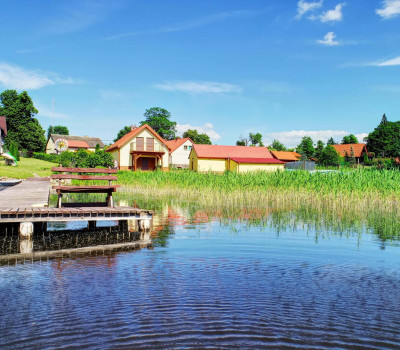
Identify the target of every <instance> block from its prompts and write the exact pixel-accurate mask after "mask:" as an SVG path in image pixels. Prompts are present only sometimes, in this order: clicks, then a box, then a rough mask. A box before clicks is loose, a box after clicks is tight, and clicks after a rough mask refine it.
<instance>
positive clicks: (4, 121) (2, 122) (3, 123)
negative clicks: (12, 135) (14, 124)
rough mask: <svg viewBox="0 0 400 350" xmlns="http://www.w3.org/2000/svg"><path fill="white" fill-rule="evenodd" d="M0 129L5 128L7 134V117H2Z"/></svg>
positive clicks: (0, 118)
mask: <svg viewBox="0 0 400 350" xmlns="http://www.w3.org/2000/svg"><path fill="white" fill-rule="evenodd" d="M0 130H3V131H4V135H5V136H7V122H6V117H0Z"/></svg>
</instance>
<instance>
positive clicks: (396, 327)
mask: <svg viewBox="0 0 400 350" xmlns="http://www.w3.org/2000/svg"><path fill="white" fill-rule="evenodd" d="M293 215H295V214H291V213H288V214H287V216H286V217H285V218H286V219H285V220H282V222H279V223H277V217H276V216H274V215H267V214H265V215H264V216H263V214H261V216H260V215H259V216H258V220H256V221H252V220H251V219H252V217H251V215H250V216H249V215H248V214H246V215H245V218H240V219H239V218H235V217H233V218H232V217H231V218H227V217H224V215H222V216H221V215H220V214H218V215H215V216H210V215H209V214H208V213H207V212H205V211H203V210H197V209H196V208H190V207H186V208H182V207H179V205H168V204H166V203H164V204H160V205H159V206H158V216H157V218H156V219H155V222H154V227H153V231H152V236H153V238H154V245H155V246H154V249H151V250H149V249H142V250H140V251H130V252H115V253H109V254H108V253H105V254H101V255H98V256H84V257H79V258H75V259H68V258H64V259H53V260H48V261H47V260H45V261H33V262H27V261H26V262H25V263H18V264H14V265H3V266H0V310H1V314H0V348H1V349H22V348H26V349H43V348H63V349H74V348H75V349H82V348H93V349H99V348H119V349H120V348H122V349H123V348H149V349H154V348H225V349H231V348H240V349H261V348H277V349H293V348H307V349H310V348H314V349H322V348H332V349H361V348H368V349H372V348H374V349H398V348H400V270H399V266H400V247H399V244H398V241H397V240H394V239H383V238H380V237H379V236H378V235H377V234H375V233H372V232H369V231H368V230H367V229H365V230H364V231H362V230H361V231H360V230H359V229H356V228H352V227H349V228H348V229H347V230H345V231H343V230H339V231H338V230H337V228H336V227H335V228H332V227H330V226H329V224H326V225H325V226H321V227H320V226H317V227H316V226H314V225H312V224H310V223H309V222H308V223H307V222H301V220H300V219H299V217H296V216H293ZM318 227H320V228H318ZM61 229H65V228H63V227H62V228H61ZM56 236H57V235H55V237H56ZM80 237H82V236H80ZM113 237H114V236H113ZM119 237H120V236H118V237H117V239H120V238H119ZM79 239H82V238H79ZM79 239H78V240H79ZM113 239H115V237H114V238H113ZM39 241H40V239H39ZM3 242H7V244H9V240H7V241H6V240H4V241H3ZM41 242H43V240H42V241H41ZM5 244H6V243H3V249H6V248H5V247H4V246H5ZM34 245H35V243H34ZM0 248H1V244H0ZM41 249H45V248H43V245H42V246H41Z"/></svg>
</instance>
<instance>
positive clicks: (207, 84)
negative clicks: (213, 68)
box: [154, 81, 242, 94]
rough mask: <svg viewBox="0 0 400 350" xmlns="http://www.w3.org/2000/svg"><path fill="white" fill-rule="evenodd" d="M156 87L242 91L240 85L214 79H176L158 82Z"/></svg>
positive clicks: (207, 91) (193, 91)
mask: <svg viewBox="0 0 400 350" xmlns="http://www.w3.org/2000/svg"><path fill="white" fill-rule="evenodd" d="M154 87H155V88H157V89H160V90H165V91H178V92H186V93H189V94H219V93H232V92H233V93H240V92H241V91H242V88H241V87H240V86H238V85H233V84H226V83H218V82H214V81H175V82H166V83H164V84H156V85H154Z"/></svg>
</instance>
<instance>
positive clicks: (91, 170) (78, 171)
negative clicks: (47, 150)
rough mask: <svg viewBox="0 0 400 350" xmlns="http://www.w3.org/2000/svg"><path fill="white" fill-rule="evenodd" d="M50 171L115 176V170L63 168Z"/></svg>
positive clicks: (116, 171) (54, 168)
mask: <svg viewBox="0 0 400 350" xmlns="http://www.w3.org/2000/svg"><path fill="white" fill-rule="evenodd" d="M51 170H52V171H56V172H68V173H96V174H117V173H118V170H117V169H97V168H64V167H53V168H51Z"/></svg>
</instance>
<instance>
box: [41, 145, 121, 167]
mask: <svg viewBox="0 0 400 350" xmlns="http://www.w3.org/2000/svg"><path fill="white" fill-rule="evenodd" d="M33 157H34V158H36V159H41V160H45V161H47V162H52V163H59V164H61V165H62V166H63V167H73V168H97V167H103V168H108V167H112V166H113V164H114V162H113V159H112V156H111V154H110V153H107V152H105V151H103V150H97V151H96V152H88V151H86V150H84V149H80V150H78V152H70V151H65V152H62V153H61V154H59V155H58V154H46V153H39V152H34V154H33Z"/></svg>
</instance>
